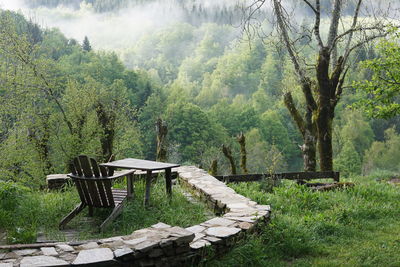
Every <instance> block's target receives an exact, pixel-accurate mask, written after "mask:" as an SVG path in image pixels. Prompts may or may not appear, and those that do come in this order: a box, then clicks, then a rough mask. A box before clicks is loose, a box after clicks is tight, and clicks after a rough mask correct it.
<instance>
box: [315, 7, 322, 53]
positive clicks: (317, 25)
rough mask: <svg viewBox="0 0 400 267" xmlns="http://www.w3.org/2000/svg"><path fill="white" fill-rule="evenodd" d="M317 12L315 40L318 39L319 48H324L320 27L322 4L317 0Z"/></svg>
mask: <svg viewBox="0 0 400 267" xmlns="http://www.w3.org/2000/svg"><path fill="white" fill-rule="evenodd" d="M315 2H316V9H315V10H316V12H315V23H314V35H315V38H316V39H317V43H318V46H319V48H322V47H324V43H323V42H322V39H321V34H320V32H319V26H320V24H321V3H320V2H319V0H316V1H315Z"/></svg>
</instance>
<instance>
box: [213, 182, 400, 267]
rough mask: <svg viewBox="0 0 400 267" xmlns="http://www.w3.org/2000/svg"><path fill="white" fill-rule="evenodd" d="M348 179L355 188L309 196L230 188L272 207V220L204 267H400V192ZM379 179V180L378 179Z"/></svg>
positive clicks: (286, 186) (250, 186)
mask: <svg viewBox="0 0 400 267" xmlns="http://www.w3.org/2000/svg"><path fill="white" fill-rule="evenodd" d="M376 178H377V176H370V177H352V178H349V179H346V180H347V181H351V182H354V183H355V184H356V186H355V187H354V188H347V189H342V190H337V191H330V192H312V191H311V190H309V189H308V188H305V187H302V186H298V185H296V184H294V183H292V182H290V181H285V182H284V183H283V184H282V185H281V186H279V187H277V188H275V189H274V192H273V193H266V192H265V191H263V184H262V183H261V184H260V183H257V182H253V183H241V184H230V186H231V187H232V188H234V189H235V190H236V191H237V192H238V193H240V194H242V195H245V196H247V197H249V198H251V199H253V200H255V201H257V202H259V203H262V204H270V205H271V206H272V212H273V216H272V220H271V223H270V224H269V225H262V226H261V227H260V230H259V232H257V234H253V235H250V236H248V237H247V239H246V240H243V241H241V242H239V243H238V245H237V246H236V247H235V248H234V249H233V250H231V251H230V252H229V253H228V254H225V255H223V256H222V257H220V258H216V259H213V260H211V261H209V262H206V263H205V265H207V266H310V265H312V266H400V186H394V185H390V184H388V183H386V182H385V180H382V181H380V182H377V181H376ZM380 178H382V177H380Z"/></svg>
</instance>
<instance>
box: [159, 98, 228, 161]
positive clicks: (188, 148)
mask: <svg viewBox="0 0 400 267" xmlns="http://www.w3.org/2000/svg"><path fill="white" fill-rule="evenodd" d="M166 114H167V117H166V121H167V123H168V127H169V130H168V133H169V139H170V143H172V142H175V144H176V145H178V152H179V154H180V156H181V159H182V162H190V161H194V162H196V163H199V162H201V156H202V154H203V153H204V152H205V151H206V150H207V148H209V147H210V146H219V145H220V144H221V143H222V140H223V139H222V136H223V134H224V133H223V129H221V127H218V125H217V124H215V123H214V122H213V121H212V120H210V118H209V117H208V116H207V114H206V113H205V112H204V111H202V110H201V108H200V107H198V106H196V105H194V104H190V103H176V104H172V105H169V106H168V108H167V111H166Z"/></svg>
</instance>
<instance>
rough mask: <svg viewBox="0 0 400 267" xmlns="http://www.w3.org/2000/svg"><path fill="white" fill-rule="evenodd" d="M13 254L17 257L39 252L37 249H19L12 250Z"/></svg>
mask: <svg viewBox="0 0 400 267" xmlns="http://www.w3.org/2000/svg"><path fill="white" fill-rule="evenodd" d="M13 252H14V253H15V254H17V255H19V256H29V255H32V254H34V253H36V252H39V250H38V249H20V250H14V251H13Z"/></svg>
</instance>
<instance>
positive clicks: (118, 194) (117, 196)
mask: <svg viewBox="0 0 400 267" xmlns="http://www.w3.org/2000/svg"><path fill="white" fill-rule="evenodd" d="M111 192H112V195H113V198H114V203H115V206H118V205H119V204H121V202H122V201H124V199H126V197H127V195H128V192H127V191H126V190H124V189H111Z"/></svg>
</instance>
